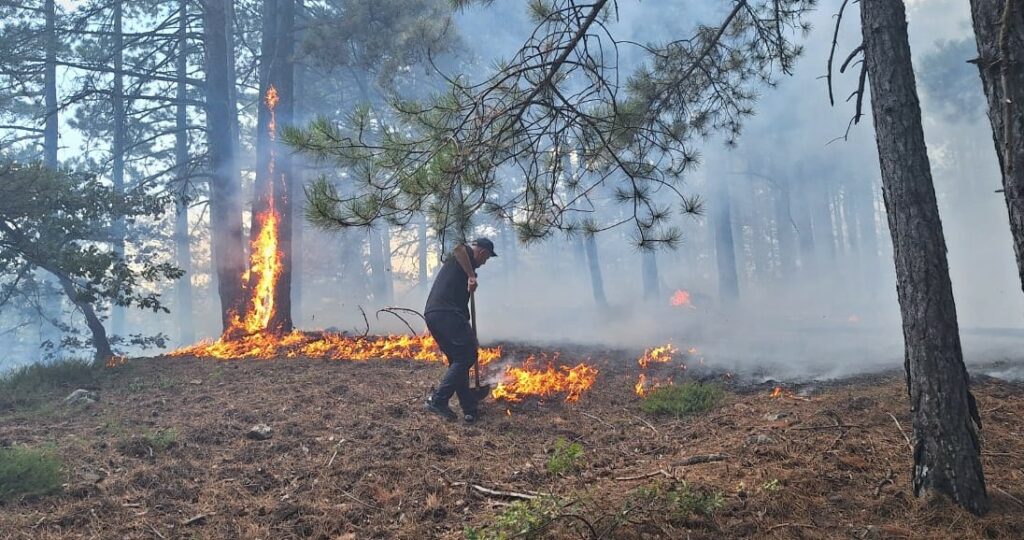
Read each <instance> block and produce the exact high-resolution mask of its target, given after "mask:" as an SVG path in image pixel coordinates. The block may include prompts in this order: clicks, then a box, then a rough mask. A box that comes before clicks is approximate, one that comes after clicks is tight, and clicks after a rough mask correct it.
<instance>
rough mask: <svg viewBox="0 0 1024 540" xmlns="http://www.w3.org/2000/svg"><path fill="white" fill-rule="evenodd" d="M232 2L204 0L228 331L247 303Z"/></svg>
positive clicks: (215, 245) (214, 203)
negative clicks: (237, 162) (234, 123)
mask: <svg viewBox="0 0 1024 540" xmlns="http://www.w3.org/2000/svg"><path fill="white" fill-rule="evenodd" d="M229 1H230V0H204V2H203V7H204V10H203V45H204V48H205V50H206V131H207V135H206V136H207V145H208V148H209V149H208V152H209V156H210V168H211V178H210V229H211V231H210V237H211V251H212V253H213V259H214V267H215V270H216V272H215V273H216V276H217V293H218V296H219V297H220V315H221V325H222V328H223V330H227V329H228V328H229V327H230V325H231V318H232V316H233V315H235V314H240V313H241V310H242V309H243V307H244V299H245V296H244V294H243V293H244V289H243V285H242V274H243V273H244V272H245V248H244V244H243V243H242V205H241V199H240V191H241V187H240V185H239V181H238V176H237V174H236V172H235V171H234V169H235V139H234V135H233V129H232V118H233V116H234V115H235V111H234V109H233V107H232V106H231V96H232V87H233V86H234V73H235V69H234V66H233V65H232V64H231V63H230V61H229V56H231V55H230V53H229V51H230V50H231V47H232V45H231V41H230V40H229V37H230V32H229V31H228V29H229V28H230V26H229V24H230V19H229V18H228V16H227V15H228V5H227V3H228V2H229Z"/></svg>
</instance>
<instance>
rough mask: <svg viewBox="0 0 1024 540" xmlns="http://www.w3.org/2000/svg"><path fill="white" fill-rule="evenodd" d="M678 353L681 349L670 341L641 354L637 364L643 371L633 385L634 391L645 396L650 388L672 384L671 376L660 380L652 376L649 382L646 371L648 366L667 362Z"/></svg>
mask: <svg viewBox="0 0 1024 540" xmlns="http://www.w3.org/2000/svg"><path fill="white" fill-rule="evenodd" d="M691 351H692V352H695V351H696V349H690V351H687V352H691ZM677 354H679V349H677V348H676V347H675V346H674V345H672V344H671V343H669V344H668V345H663V346H661V347H652V348H650V349H647V350H645V351H644V353H643V355H641V356H640V358H638V359H637V361H636V362H637V364H639V365H640V370H641V372H640V377H639V378H638V379H637V381H636V384H635V385H633V392H634V393H635V394H636V395H638V396H640V397H643V396H646V395H647V393H648V391H649V390H648V389H651V390H653V389H654V388H658V387H661V386H670V385H672V379H671V378H668V379H665V380H658V379H653V378H652V379H651V380H650V381H649V382H648V379H647V375H646V373H644V371H646V370H647V367H648V366H650V365H651V364H667V363H668V362H670V361H672V358H673V357H675V355H677ZM685 368H686V366H683V369H685Z"/></svg>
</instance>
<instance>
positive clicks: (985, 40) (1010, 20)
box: [971, 0, 1024, 288]
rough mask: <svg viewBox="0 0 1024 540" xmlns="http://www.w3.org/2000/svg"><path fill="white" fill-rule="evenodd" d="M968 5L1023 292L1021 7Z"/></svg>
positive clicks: (1010, 0)
mask: <svg viewBox="0 0 1024 540" xmlns="http://www.w3.org/2000/svg"><path fill="white" fill-rule="evenodd" d="M1021 3H1022V1H1021V0H971V17H972V18H973V20H974V38H975V40H976V41H977V43H978V59H977V60H976V61H975V62H976V63H977V65H978V71H979V72H980V73H981V83H982V86H983V87H984V89H985V96H986V97H987V98H988V119H989V122H990V123H991V124H992V140H993V141H994V142H995V145H996V155H997V156H999V165H1000V167H1001V168H1002V171H1003V194H1004V196H1005V198H1006V209H1007V211H1008V213H1009V216H1010V232H1011V233H1012V235H1013V251H1014V253H1016V255H1017V271H1018V273H1019V274H1020V279H1021V286H1022V288H1024V6H1022V5H1021Z"/></svg>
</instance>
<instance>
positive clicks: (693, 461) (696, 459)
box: [676, 454, 730, 467]
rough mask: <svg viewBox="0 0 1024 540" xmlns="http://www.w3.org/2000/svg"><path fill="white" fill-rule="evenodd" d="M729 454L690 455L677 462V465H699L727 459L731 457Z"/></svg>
mask: <svg viewBox="0 0 1024 540" xmlns="http://www.w3.org/2000/svg"><path fill="white" fill-rule="evenodd" d="M729 457H730V456H729V454H707V455H703V456H690V457H688V458H686V459H684V460H682V461H680V462H679V463H676V467H688V466H690V465H699V464H701V463H711V462H712V461H725V460H727V459H729Z"/></svg>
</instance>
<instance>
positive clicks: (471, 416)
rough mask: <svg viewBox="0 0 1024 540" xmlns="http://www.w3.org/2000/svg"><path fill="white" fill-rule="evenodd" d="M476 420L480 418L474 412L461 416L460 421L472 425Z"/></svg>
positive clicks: (478, 414)
mask: <svg viewBox="0 0 1024 540" xmlns="http://www.w3.org/2000/svg"><path fill="white" fill-rule="evenodd" d="M478 418H480V413H475V412H474V413H465V414H463V415H462V419H463V420H464V421H465V422H466V423H467V424H472V423H474V422H476V421H477V419H478Z"/></svg>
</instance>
